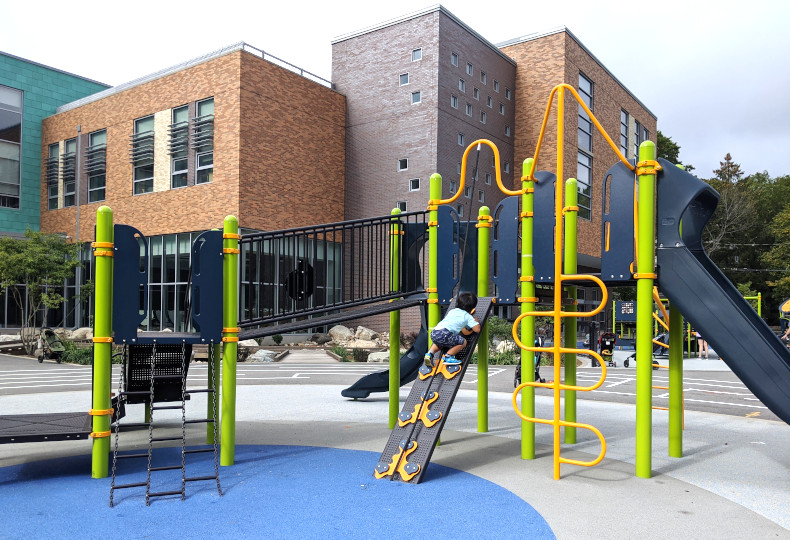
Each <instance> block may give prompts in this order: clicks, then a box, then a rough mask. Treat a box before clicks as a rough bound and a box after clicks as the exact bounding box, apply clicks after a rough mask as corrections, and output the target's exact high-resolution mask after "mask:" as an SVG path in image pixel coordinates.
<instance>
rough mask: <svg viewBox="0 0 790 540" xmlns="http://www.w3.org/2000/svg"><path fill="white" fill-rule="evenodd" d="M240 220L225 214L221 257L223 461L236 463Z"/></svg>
mask: <svg viewBox="0 0 790 540" xmlns="http://www.w3.org/2000/svg"><path fill="white" fill-rule="evenodd" d="M238 234H239V220H238V219H236V218H235V217H234V216H227V217H226V218H225V226H224V228H223V238H224V240H223V249H222V252H223V253H224V256H223V260H222V295H223V302H222V326H223V327H224V328H225V329H227V331H224V333H225V337H224V338H223V339H224V340H225V347H224V350H223V355H222V421H221V423H220V427H221V433H220V444H221V445H222V446H221V451H220V460H219V461H220V465H223V466H227V465H233V463H234V462H235V461H236V354H237V350H238V339H239V338H238V332H234V330H237V328H236V325H237V324H238V320H239V317H238V314H239V296H238V293H239V290H238V289H239V281H238V280H239V275H238V272H239V255H238V248H239V241H238V240H237V239H236V237H237V236H238Z"/></svg>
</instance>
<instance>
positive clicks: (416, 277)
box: [400, 222, 428, 291]
mask: <svg viewBox="0 0 790 540" xmlns="http://www.w3.org/2000/svg"><path fill="white" fill-rule="evenodd" d="M403 230H404V233H405V234H404V235H403V237H402V241H401V262H400V271H401V290H402V291H417V290H420V289H422V288H423V284H422V279H423V278H422V271H423V268H422V267H421V266H420V263H421V262H422V261H423V258H422V257H421V256H420V254H421V253H422V250H423V246H424V245H425V243H426V242H427V241H428V234H427V227H426V225H425V223H423V222H421V223H405V224H404V227H403Z"/></svg>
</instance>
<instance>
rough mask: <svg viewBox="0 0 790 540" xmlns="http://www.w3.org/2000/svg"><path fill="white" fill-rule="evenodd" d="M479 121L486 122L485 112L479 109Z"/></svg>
mask: <svg viewBox="0 0 790 540" xmlns="http://www.w3.org/2000/svg"><path fill="white" fill-rule="evenodd" d="M480 121H481V122H482V123H483V124H485V123H486V112H485V111H480Z"/></svg>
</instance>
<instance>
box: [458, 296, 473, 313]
mask: <svg viewBox="0 0 790 540" xmlns="http://www.w3.org/2000/svg"><path fill="white" fill-rule="evenodd" d="M476 305H477V296H476V295H475V294H474V293H470V292H462V293H461V294H459V295H458V299H457V300H456V301H455V307H457V308H458V309H463V310H464V311H466V312H467V313H472V310H473V309H474V308H475V306H476Z"/></svg>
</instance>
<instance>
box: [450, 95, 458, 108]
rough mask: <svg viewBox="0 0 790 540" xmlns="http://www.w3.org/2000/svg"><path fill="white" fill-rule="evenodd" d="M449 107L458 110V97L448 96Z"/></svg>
mask: <svg viewBox="0 0 790 540" xmlns="http://www.w3.org/2000/svg"><path fill="white" fill-rule="evenodd" d="M450 106H451V107H452V108H453V109H457V108H458V96H450Z"/></svg>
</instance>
